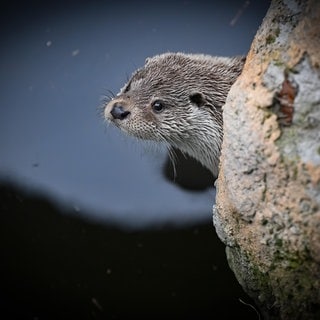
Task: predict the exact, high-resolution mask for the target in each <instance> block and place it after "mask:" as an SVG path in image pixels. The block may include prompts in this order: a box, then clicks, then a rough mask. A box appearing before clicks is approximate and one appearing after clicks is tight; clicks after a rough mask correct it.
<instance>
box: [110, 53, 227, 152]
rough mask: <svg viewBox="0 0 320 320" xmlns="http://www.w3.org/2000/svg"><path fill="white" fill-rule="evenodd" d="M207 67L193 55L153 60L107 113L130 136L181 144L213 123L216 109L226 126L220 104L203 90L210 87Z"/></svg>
mask: <svg viewBox="0 0 320 320" xmlns="http://www.w3.org/2000/svg"><path fill="white" fill-rule="evenodd" d="M205 67H207V66H206V65H205V64H204V63H203V59H199V58H197V59H196V58H194V57H193V56H192V55H185V54H179V53H176V54H172V53H170V54H163V55H159V56H155V57H153V58H149V59H147V61H146V64H145V66H144V67H143V68H141V69H138V70H137V71H136V72H135V73H134V74H133V75H132V77H131V79H130V80H129V82H128V83H127V84H126V85H125V86H124V87H123V88H122V89H121V91H120V93H119V94H118V95H117V96H116V97H115V98H114V99H112V100H111V101H110V102H109V103H108V104H107V105H106V106H105V109H104V116H105V118H106V119H107V120H108V121H110V122H112V123H113V124H115V125H116V126H117V127H119V128H120V129H121V130H123V131H125V132H126V133H127V134H129V135H133V136H135V137H138V138H140V139H145V140H154V141H164V142H167V143H169V144H171V145H174V146H177V145H178V146H179V147H181V144H183V143H186V142H187V141H189V140H190V139H191V140H192V137H193V136H194V134H195V132H196V131H197V130H203V126H205V124H206V123H208V122H209V121H211V122H212V121H213V113H215V114H216V120H217V121H218V122H219V123H220V125H221V124H222V119H221V112H220V110H217V109H220V108H219V107H218V108H215V107H214V106H213V102H212V101H211V100H210V99H208V97H206V95H205V93H203V92H206V91H208V90H209V88H206V87H207V86H208V85H209V86H210V81H208V72H207V70H205ZM205 82H206V83H207V84H204V83H205Z"/></svg>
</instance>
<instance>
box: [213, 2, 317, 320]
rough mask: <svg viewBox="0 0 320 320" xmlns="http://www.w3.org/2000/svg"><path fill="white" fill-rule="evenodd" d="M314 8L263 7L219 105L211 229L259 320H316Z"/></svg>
mask: <svg viewBox="0 0 320 320" xmlns="http://www.w3.org/2000/svg"><path fill="white" fill-rule="evenodd" d="M319 21H320V1H317V0H308V1H298V0H296V1H294V0H291V1H290V0H286V1H285V0H282V1H280V0H279V1H273V2H272V3H271V7H270V9H269V11H268V13H267V15H266V17H265V19H264V20H263V23H262V25H261V27H260V29H259V31H258V33H257V35H256V37H255V39H254V42H253V43H252V46H251V49H250V52H249V54H248V57H247V62H246V65H245V67H244V71H243V73H242V75H241V76H240V77H239V79H238V80H237V81H236V83H235V84H234V85H233V87H232V89H231V91H230V93H229V95H228V99H227V103H226V105H225V107H224V141H223V147H222V155H221V164H220V166H221V168H220V173H219V177H218V181H217V200H216V203H217V204H216V207H215V208H214V214H213V221H214V225H215V228H216V231H217V233H218V235H219V237H220V238H221V240H222V241H223V242H224V243H225V244H226V245H227V258H228V261H229V265H230V267H231V269H232V270H233V271H234V273H235V275H236V277H237V279H238V281H239V282H240V283H241V285H242V286H243V288H244V289H245V290H246V291H247V292H248V293H249V295H251V296H252V297H253V298H254V300H255V301H256V304H257V305H258V307H259V309H260V312H261V314H262V316H263V317H264V318H265V319H320V69H319V68H320V23H319Z"/></svg>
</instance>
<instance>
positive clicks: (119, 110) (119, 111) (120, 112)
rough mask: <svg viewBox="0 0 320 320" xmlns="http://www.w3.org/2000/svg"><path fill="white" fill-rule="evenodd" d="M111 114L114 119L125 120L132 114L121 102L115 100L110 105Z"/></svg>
mask: <svg viewBox="0 0 320 320" xmlns="http://www.w3.org/2000/svg"><path fill="white" fill-rule="evenodd" d="M108 109H109V108H108ZM110 114H111V116H112V118H113V119H117V120H123V119H125V118H126V117H127V116H128V115H129V114H130V111H128V110H125V108H124V107H123V106H122V104H120V103H119V102H115V103H113V104H112V105H111V106H110Z"/></svg>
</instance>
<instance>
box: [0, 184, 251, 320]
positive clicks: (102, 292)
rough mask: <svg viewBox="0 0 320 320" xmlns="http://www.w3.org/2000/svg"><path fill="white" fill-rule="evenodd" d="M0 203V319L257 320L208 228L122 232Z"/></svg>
mask: <svg viewBox="0 0 320 320" xmlns="http://www.w3.org/2000/svg"><path fill="white" fill-rule="evenodd" d="M0 197H1V198H0V199H1V206H0V208H1V216H0V234H1V241H0V253H1V264H0V283H1V287H0V297H1V299H0V308H1V311H0V313H1V319H233V318H234V317H233V316H234V315H236V316H237V317H239V318H241V317H245V319H257V315H256V313H255V311H254V310H253V309H252V308H251V307H249V306H246V305H244V304H243V303H241V302H240V300H239V299H241V300H242V301H245V302H246V303H248V302H250V299H249V298H248V297H247V296H246V295H245V294H244V292H243V291H242V289H241V288H240V286H239V285H238V284H237V282H236V281H235V279H234V276H233V274H232V272H231V271H230V270H229V268H228V266H227V264H226V260H225V253H224V246H223V245H222V244H221V243H220V241H219V240H218V239H217V237H216V235H215V231H214V229H213V227H212V225H211V224H209V223H208V224H202V225H197V226H193V227H188V228H164V227H162V228H160V227H159V228H155V229H149V230H145V231H131V232H129V231H126V232H125V231H123V230H119V229H117V228H112V227H106V226H103V225H98V224H93V223H88V222H85V221H83V220H82V219H79V218H78V217H75V216H74V215H66V214H61V212H59V211H58V210H57V209H56V208H55V206H54V205H53V204H52V203H50V202H48V201H46V200H45V199H43V198H39V197H33V196H31V197H30V196H28V195H27V194H25V193H23V192H20V191H19V190H17V189H12V188H11V187H9V186H7V187H2V188H0ZM217 315H220V316H219V317H217Z"/></svg>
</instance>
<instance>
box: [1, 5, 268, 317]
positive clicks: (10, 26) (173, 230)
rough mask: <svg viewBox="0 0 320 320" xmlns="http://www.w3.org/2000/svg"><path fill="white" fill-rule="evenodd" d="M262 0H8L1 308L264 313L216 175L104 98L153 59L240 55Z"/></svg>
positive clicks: (94, 313) (36, 312)
mask: <svg viewBox="0 0 320 320" xmlns="http://www.w3.org/2000/svg"><path fill="white" fill-rule="evenodd" d="M268 7H269V1H266V0H265V1H261V0H255V1H253V0H252V1H243V0H237V1H236V0H234V1H225V2H224V3H221V1H195V0H189V1H188V0H185V1H95V0H91V1H53V2H46V1H41V2H40V1H39V2H37V1H4V2H3V4H2V8H1V13H0V15H1V19H0V24H1V28H0V35H1V50H0V86H1V95H0V200H1V202H0V209H1V212H0V254H1V263H0V307H1V309H0V317H1V316H2V315H1V312H2V313H3V316H5V317H4V318H5V319H17V318H19V319H64V318H66V319H67V318H68V319H70V318H77V319H124V318H130V319H132V318H136V317H137V318H140V319H142V318H148V319H149V318H152V319H156V318H164V317H170V318H174V319H179V318H183V319H186V318H193V319H204V318H208V319H209V318H210V319H212V318H214V317H215V315H216V314H219V312H220V314H221V312H223V313H222V314H224V317H223V318H228V317H229V316H230V317H231V316H232V314H233V312H236V314H237V315H239V316H240V315H243V316H246V317H247V319H257V317H258V316H257V313H256V312H255V310H254V309H253V308H252V306H250V305H248V303H250V304H252V305H253V302H252V301H250V299H249V298H248V297H247V296H246V295H245V293H244V292H243V291H242V289H241V287H240V286H239V284H238V283H237V281H236V280H235V278H234V275H233V274H232V272H231V271H230V270H229V268H228V266H227V262H226V258H225V253H224V246H223V245H222V243H221V242H220V241H219V239H218V238H217V236H216V233H215V230H214V227H213V226H212V205H213V203H214V196H215V190H214V188H213V182H214V180H213V178H212V177H211V176H210V173H209V172H207V171H206V170H204V169H203V168H201V167H200V166H199V165H198V164H197V163H195V161H192V160H190V159H185V158H184V157H179V159H178V163H177V176H176V177H174V176H173V168H172V165H171V164H170V161H168V157H167V153H166V150H165V149H164V148H163V147H162V146H155V145H153V144H150V143H143V142H140V141H137V140H135V139H133V138H130V137H125V136H123V135H122V133H121V132H118V130H117V129H115V128H113V127H112V126H107V125H106V123H105V122H104V120H103V119H102V118H101V117H100V115H99V105H101V101H102V99H103V97H104V95H108V92H109V90H110V91H112V92H113V93H115V94H116V93H117V92H118V91H119V90H120V88H121V87H122V86H123V85H124V83H125V82H126V81H127V79H128V77H130V75H131V73H132V72H133V71H134V70H135V69H136V68H138V67H140V66H142V65H143V64H144V61H145V58H146V57H149V56H153V55H155V54H159V53H162V52H168V51H174V52H176V51H182V52H186V53H206V54H211V55H222V56H233V55H245V54H246V53H247V52H248V50H249V48H250V44H251V42H252V40H253V38H254V35H255V33H256V31H257V29H258V27H259V26H260V24H261V22H262V19H263V17H264V16H265V14H266V11H267V9H268ZM226 305H227V306H228V308H225V306H226ZM1 318H2V317H1Z"/></svg>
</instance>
